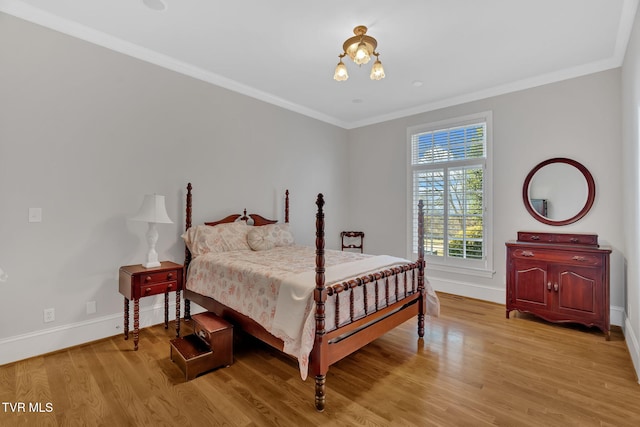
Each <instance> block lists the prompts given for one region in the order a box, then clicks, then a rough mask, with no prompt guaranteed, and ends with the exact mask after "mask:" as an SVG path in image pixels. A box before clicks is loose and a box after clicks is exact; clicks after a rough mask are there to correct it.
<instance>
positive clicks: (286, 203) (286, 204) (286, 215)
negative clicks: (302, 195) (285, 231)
mask: <svg viewBox="0 0 640 427" xmlns="http://www.w3.org/2000/svg"><path fill="white" fill-rule="evenodd" d="M284 222H285V223H287V224H288V223H289V190H287V191H285V192H284Z"/></svg>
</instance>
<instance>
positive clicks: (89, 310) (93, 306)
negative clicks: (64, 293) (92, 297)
mask: <svg viewBox="0 0 640 427" xmlns="http://www.w3.org/2000/svg"><path fill="white" fill-rule="evenodd" d="M95 312H96V302H95V301H89V302H87V314H94V313H95Z"/></svg>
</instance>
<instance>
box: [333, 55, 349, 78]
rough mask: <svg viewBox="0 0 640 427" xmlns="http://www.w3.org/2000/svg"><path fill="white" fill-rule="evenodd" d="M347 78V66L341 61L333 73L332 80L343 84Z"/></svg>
mask: <svg viewBox="0 0 640 427" xmlns="http://www.w3.org/2000/svg"><path fill="white" fill-rule="evenodd" d="M348 78H349V74H348V73H347V66H346V65H344V62H342V59H340V62H338V65H336V71H335V72H334V73H333V79H334V80H337V81H339V82H343V81H345V80H347V79H348Z"/></svg>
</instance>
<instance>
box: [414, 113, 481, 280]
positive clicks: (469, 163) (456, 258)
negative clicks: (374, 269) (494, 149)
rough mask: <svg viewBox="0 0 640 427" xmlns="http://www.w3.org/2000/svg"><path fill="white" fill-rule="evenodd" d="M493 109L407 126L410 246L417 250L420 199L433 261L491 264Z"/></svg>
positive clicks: (452, 265)
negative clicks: (411, 126)
mask: <svg viewBox="0 0 640 427" xmlns="http://www.w3.org/2000/svg"><path fill="white" fill-rule="evenodd" d="M490 129H491V113H490V112H487V113H482V114H479V115H474V116H469V117H465V118H460V119H456V120H452V121H447V122H440V123H434V124H431V125H425V126H420V127H414V128H411V129H409V131H408V139H409V153H410V155H409V157H410V159H409V174H410V176H409V187H410V192H411V194H410V197H409V200H410V201H411V208H410V209H409V212H410V213H411V221H410V223H411V239H410V240H411V242H412V252H413V254H417V252H418V201H419V200H422V201H423V203H424V228H425V236H424V251H425V257H426V258H427V259H428V261H429V263H430V265H431V266H432V267H434V266H435V267H436V268H437V267H438V266H439V267H440V268H441V269H445V270H447V267H449V269H451V268H452V269H454V271H455V269H460V268H461V269H472V270H491V269H492V268H493V265H492V256H491V252H492V246H491V240H492V239H491V217H490V211H489V209H488V207H489V206H490V203H489V202H490V200H491V191H490V190H491V187H492V185H491V169H490V167H489V166H490V156H489V154H490V143H489V142H490Z"/></svg>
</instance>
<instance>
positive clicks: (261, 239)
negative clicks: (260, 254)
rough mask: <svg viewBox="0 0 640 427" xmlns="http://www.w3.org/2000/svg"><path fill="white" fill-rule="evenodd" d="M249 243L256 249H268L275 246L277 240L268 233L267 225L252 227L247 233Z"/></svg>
mask: <svg viewBox="0 0 640 427" xmlns="http://www.w3.org/2000/svg"><path fill="white" fill-rule="evenodd" d="M247 243H249V247H251V249H253V250H254V251H266V250H269V249H273V248H274V246H275V241H274V240H273V238H272V237H271V236H270V235H269V234H267V230H265V227H251V230H249V233H247Z"/></svg>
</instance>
